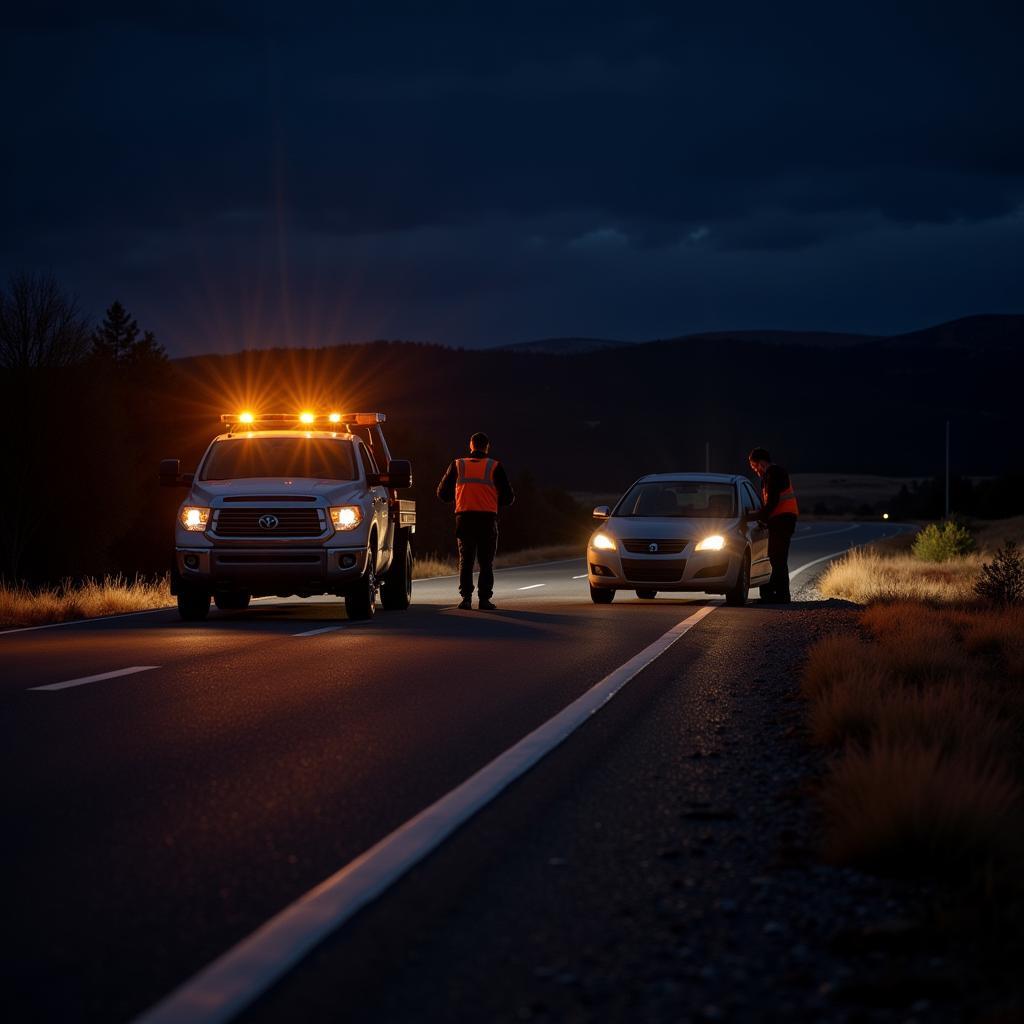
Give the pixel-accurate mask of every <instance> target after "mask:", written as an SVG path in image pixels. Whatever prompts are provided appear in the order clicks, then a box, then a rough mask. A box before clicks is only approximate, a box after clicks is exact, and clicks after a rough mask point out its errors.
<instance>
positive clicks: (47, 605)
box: [0, 574, 174, 628]
mask: <svg viewBox="0 0 1024 1024" xmlns="http://www.w3.org/2000/svg"><path fill="white" fill-rule="evenodd" d="M173 603H174V601H173V598H172V597H171V591H170V583H169V581H168V578H167V575H166V574H164V575H163V576H158V577H156V578H155V579H147V578H145V577H142V576H136V577H135V578H134V579H128V578H127V577H125V576H104V577H103V579H101V580H86V581H85V582H84V583H74V582H72V581H71V580H65V581H64V582H63V583H61V584H60V585H59V586H56V587H42V588H39V589H36V590H32V589H29V588H28V587H25V586H22V585H14V586H12V585H10V584H8V583H0V626H4V627H8V628H10V627H16V626H41V625H45V624H47V623H50V622H67V621H68V620H70V619H92V618H95V617H97V616H100V615H119V614H122V613H124V612H138V611H145V610H146V609H148V608H167V607H169V606H170V605H172V604H173Z"/></svg>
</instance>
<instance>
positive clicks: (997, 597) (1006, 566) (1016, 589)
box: [974, 540, 1024, 607]
mask: <svg viewBox="0 0 1024 1024" xmlns="http://www.w3.org/2000/svg"><path fill="white" fill-rule="evenodd" d="M974 592H975V593H976V594H977V595H978V597H980V598H982V599H983V600H986V601H991V602H992V604H998V605H1003V606H1004V607H1009V606H1011V605H1018V604H1024V558H1021V554H1020V552H1019V551H1018V550H1017V545H1016V544H1014V542H1013V541H1012V540H1010V541H1007V542H1006V544H1005V545H1003V547H1001V548H1000V549H999V550H998V551H997V552H996V554H995V558H994V559H993V560H992V561H991V562H986V563H985V564H984V565H983V566H982V567H981V576H980V577H979V578H978V581H977V582H976V583H975V584H974Z"/></svg>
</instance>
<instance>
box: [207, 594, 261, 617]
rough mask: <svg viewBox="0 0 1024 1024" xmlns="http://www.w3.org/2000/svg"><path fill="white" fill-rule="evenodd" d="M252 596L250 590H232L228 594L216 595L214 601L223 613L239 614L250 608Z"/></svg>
mask: <svg viewBox="0 0 1024 1024" xmlns="http://www.w3.org/2000/svg"><path fill="white" fill-rule="evenodd" d="M251 598H252V594H250V593H249V591H248V590H230V591H228V592H227V593H226V594H214V595H213V601H214V603H215V604H216V605H217V607H218V608H219V609H220V610H221V611H222V612H237V611H241V610H242V609H243V608H248V607H249V601H250V599H251Z"/></svg>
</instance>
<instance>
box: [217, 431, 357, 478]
mask: <svg viewBox="0 0 1024 1024" xmlns="http://www.w3.org/2000/svg"><path fill="white" fill-rule="evenodd" d="M249 477H280V478H282V479H290V478H294V477H313V478H315V479H319V480H355V479H356V477H357V474H356V465H355V459H354V457H353V453H352V442H351V441H335V440H334V439H332V438H328V437H238V438H232V439H231V440H230V441H215V442H214V445H213V447H212V448H211V449H210V454H209V455H208V456H207V457H206V461H205V462H204V463H203V472H202V477H201V479H203V480H245V479H247V478H249Z"/></svg>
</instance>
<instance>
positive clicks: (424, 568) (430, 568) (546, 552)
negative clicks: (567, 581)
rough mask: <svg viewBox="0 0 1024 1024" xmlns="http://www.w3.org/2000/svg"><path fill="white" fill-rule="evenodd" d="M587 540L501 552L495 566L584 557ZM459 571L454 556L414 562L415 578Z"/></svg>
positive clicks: (451, 573) (501, 567) (426, 556)
mask: <svg viewBox="0 0 1024 1024" xmlns="http://www.w3.org/2000/svg"><path fill="white" fill-rule="evenodd" d="M585 549H586V542H585V541H584V542H583V543H580V544H572V545H570V544H549V545H547V546H546V547H539V548H524V549H523V550H522V551H509V552H499V553H498V556H497V558H495V560H494V565H495V568H497V569H511V568H514V567H515V566H517V565H532V564H533V563H535V562H554V561H558V560H560V559H563V558H566V559H568V558H582V557H583V556H584V553H585ZM458 571H459V565H458V562H457V561H456V559H455V558H454V557H452V558H445V557H443V556H440V555H433V554H431V555H424V556H422V557H421V556H419V555H417V556H416V560H415V562H414V563H413V570H412V575H413V579H417V580H421V579H426V578H428V577H432V576H454V575H456V574H457V573H458Z"/></svg>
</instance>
